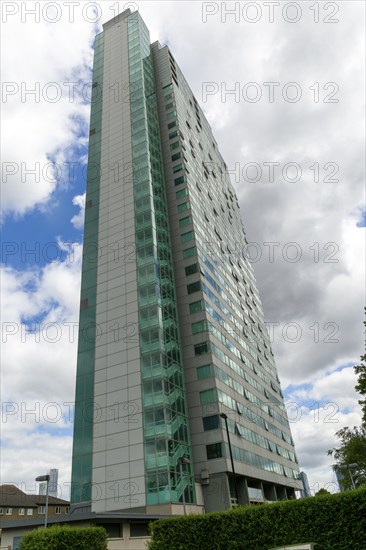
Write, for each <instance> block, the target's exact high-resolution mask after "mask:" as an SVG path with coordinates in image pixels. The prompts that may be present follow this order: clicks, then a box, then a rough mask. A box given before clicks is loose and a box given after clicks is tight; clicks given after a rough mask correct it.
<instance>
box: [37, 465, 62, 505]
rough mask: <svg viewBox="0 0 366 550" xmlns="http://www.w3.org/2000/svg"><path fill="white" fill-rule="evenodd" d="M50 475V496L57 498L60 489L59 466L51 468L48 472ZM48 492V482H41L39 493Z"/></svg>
mask: <svg viewBox="0 0 366 550" xmlns="http://www.w3.org/2000/svg"><path fill="white" fill-rule="evenodd" d="M48 474H49V476H50V482H49V487H48V494H49V496H52V497H55V498H57V489H58V470H57V468H51V470H50V471H49V472H48ZM46 492H47V483H40V485H39V494H40V495H45V494H46Z"/></svg>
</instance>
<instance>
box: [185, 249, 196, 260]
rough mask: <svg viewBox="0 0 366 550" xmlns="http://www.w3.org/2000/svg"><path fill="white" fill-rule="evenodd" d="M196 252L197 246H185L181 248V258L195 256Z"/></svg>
mask: <svg viewBox="0 0 366 550" xmlns="http://www.w3.org/2000/svg"><path fill="white" fill-rule="evenodd" d="M196 254H197V248H196V247H195V246H191V248H186V249H185V250H183V258H192V256H196Z"/></svg>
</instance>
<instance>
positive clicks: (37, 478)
mask: <svg viewBox="0 0 366 550" xmlns="http://www.w3.org/2000/svg"><path fill="white" fill-rule="evenodd" d="M36 481H45V482H46V510H45V515H44V526H45V527H47V520H48V492H49V484H50V476H49V474H46V475H44V476H38V477H36Z"/></svg>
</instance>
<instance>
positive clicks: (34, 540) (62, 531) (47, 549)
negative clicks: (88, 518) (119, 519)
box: [19, 526, 108, 550]
mask: <svg viewBox="0 0 366 550" xmlns="http://www.w3.org/2000/svg"><path fill="white" fill-rule="evenodd" d="M107 537H108V535H107V532H106V530H105V529H103V527H85V528H80V527H69V526H55V527H49V528H47V529H44V528H43V529H35V530H34V531H30V532H29V533H27V534H26V535H25V536H24V537H23V538H22V540H21V541H20V546H19V550H71V549H72V550H92V549H93V550H107Z"/></svg>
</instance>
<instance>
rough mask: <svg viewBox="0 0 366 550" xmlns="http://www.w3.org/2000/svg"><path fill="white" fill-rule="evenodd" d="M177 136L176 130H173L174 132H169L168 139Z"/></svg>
mask: <svg viewBox="0 0 366 550" xmlns="http://www.w3.org/2000/svg"><path fill="white" fill-rule="evenodd" d="M178 136H179V134H178V130H174V132H170V134H169V139H173V138H175V137H178ZM170 147H171V146H170Z"/></svg>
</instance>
